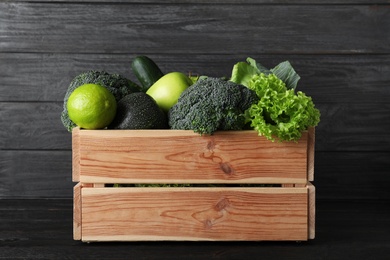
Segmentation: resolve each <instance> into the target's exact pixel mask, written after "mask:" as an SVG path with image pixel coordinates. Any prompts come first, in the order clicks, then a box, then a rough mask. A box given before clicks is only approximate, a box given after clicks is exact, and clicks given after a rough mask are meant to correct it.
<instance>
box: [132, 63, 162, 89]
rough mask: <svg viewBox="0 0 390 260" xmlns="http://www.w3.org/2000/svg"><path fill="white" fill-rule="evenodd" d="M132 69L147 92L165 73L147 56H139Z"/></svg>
mask: <svg viewBox="0 0 390 260" xmlns="http://www.w3.org/2000/svg"><path fill="white" fill-rule="evenodd" d="M131 69H132V71H133V73H134V75H135V76H136V77H137V79H138V81H139V82H140V83H141V86H142V91H143V92H146V91H147V90H148V89H149V88H150V87H151V86H152V85H153V84H154V83H155V82H156V81H157V80H159V79H160V78H161V77H162V76H164V73H163V72H162V71H161V70H160V68H159V67H158V66H157V64H156V63H155V62H154V61H153V60H152V59H150V58H149V57H147V56H138V57H135V59H134V60H133V61H132V63H131Z"/></svg>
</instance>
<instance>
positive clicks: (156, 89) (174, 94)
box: [146, 72, 192, 112]
mask: <svg viewBox="0 0 390 260" xmlns="http://www.w3.org/2000/svg"><path fill="white" fill-rule="evenodd" d="M190 85H192V80H191V79H190V78H189V77H187V76H186V75H185V74H183V73H181V72H170V73H168V74H165V75H164V76H162V77H161V78H160V79H159V80H157V81H156V82H155V83H154V84H153V85H152V86H151V87H150V88H149V89H148V91H146V94H148V95H149V96H151V97H152V98H153V99H154V100H155V101H156V103H157V105H158V106H159V107H160V108H161V109H162V110H163V111H164V112H168V111H169V109H170V108H171V107H172V106H173V105H175V104H176V103H177V100H178V99H179V97H180V95H181V93H182V92H183V91H184V90H185V89H187V88H188V87H189V86H190Z"/></svg>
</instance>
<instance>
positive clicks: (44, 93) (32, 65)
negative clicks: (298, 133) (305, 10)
mask: <svg viewBox="0 0 390 260" xmlns="http://www.w3.org/2000/svg"><path fill="white" fill-rule="evenodd" d="M144 54H146V55H148V56H149V57H151V58H152V59H153V60H154V61H155V62H156V63H157V64H158V65H159V67H161V69H162V70H163V71H164V72H170V71H183V72H185V73H192V74H195V75H197V74H207V75H210V76H214V77H221V76H229V75H230V74H231V71H232V67H233V65H234V64H235V63H236V62H238V61H244V60H245V59H246V58H247V57H248V56H249V57H253V58H255V59H256V60H257V61H258V62H261V63H262V64H263V65H264V66H266V67H268V68H272V67H274V66H276V65H277V64H278V63H280V62H282V61H284V60H289V61H290V62H291V63H292V64H293V66H294V68H295V70H296V71H297V72H298V74H299V75H300V76H301V80H300V81H299V84H298V89H299V90H302V91H304V92H305V93H306V94H307V95H309V96H311V97H312V98H313V100H314V102H315V103H316V104H317V103H332V104H334V103H341V104H346V103H376V104H377V103H388V100H390V89H389V87H388V86H389V83H390V74H389V73H385V72H386V71H390V55H388V54H383V55H378V54H375V55H318V54H313V55H296V54H291V53H287V54H279V55H276V54H264V53H258V52H256V51H255V50H248V52H247V53H244V54H237V53H229V54H218V55H215V54H213V53H210V52H208V51H207V52H205V53H202V54H191V53H183V54H174V53H168V54H160V53H154V52H152V53H145V52H144ZM136 55H137V54H136V53H129V54H82V53H69V54H64V53H1V52H0V61H1V62H0V78H1V79H2V87H1V88H0V101H7V102H10V101H13V102H36V101H39V102H48V101H50V102H52V101H56V102H63V99H64V95H65V92H66V89H67V88H68V86H69V83H70V82H71V80H72V79H73V78H74V77H76V76H77V75H78V74H80V73H82V72H84V71H88V70H90V69H95V70H106V71H108V72H110V73H119V74H122V75H124V76H126V77H128V78H130V79H131V80H134V81H135V82H137V80H136V78H135V76H134V75H133V73H132V71H131V69H130V64H131V61H132V60H133V59H134V57H135V56H136ZM16 72H17V73H16Z"/></svg>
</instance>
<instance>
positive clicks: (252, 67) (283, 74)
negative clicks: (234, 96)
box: [230, 57, 300, 89]
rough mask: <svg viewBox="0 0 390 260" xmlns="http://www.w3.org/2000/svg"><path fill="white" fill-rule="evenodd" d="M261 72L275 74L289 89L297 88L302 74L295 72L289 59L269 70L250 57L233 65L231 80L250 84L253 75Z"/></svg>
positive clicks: (246, 84) (245, 84)
mask: <svg viewBox="0 0 390 260" xmlns="http://www.w3.org/2000/svg"><path fill="white" fill-rule="evenodd" d="M260 73H263V74H265V75H269V74H275V75H276V76H277V77H278V78H279V79H280V80H282V81H283V82H284V83H285V84H286V87H287V88H288V89H295V88H296V86H297V84H298V81H299V79H300V76H299V75H298V74H297V73H296V72H295V70H294V68H293V67H292V66H291V64H290V62H289V61H284V62H281V63H279V64H278V65H277V66H276V67H275V68H273V69H270V70H269V69H267V68H266V67H264V66H263V65H261V64H260V63H258V62H256V61H255V60H254V59H252V58H250V57H248V58H247V59H246V62H242V61H241V62H238V63H236V64H235V65H234V66H233V70H232V75H231V78H230V80H231V81H233V82H235V83H237V84H242V85H244V86H248V84H249V81H250V80H251V79H252V77H253V76H255V75H257V74H260Z"/></svg>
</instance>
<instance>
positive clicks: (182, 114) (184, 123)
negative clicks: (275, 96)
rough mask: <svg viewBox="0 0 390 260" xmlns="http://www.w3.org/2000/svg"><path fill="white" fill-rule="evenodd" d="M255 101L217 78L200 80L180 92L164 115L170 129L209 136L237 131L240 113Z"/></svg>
mask: <svg viewBox="0 0 390 260" xmlns="http://www.w3.org/2000/svg"><path fill="white" fill-rule="evenodd" d="M258 100H259V98H258V97H257V95H256V93H255V92H254V91H252V90H250V89H248V88H247V87H245V86H243V85H238V84H236V83H234V82H231V81H226V80H223V79H220V78H211V77H208V78H203V79H200V80H198V81H197V82H196V83H195V84H193V85H191V86H190V87H189V88H187V89H186V90H184V92H183V93H182V94H181V96H180V98H179V99H178V102H177V103H176V104H175V105H174V106H173V107H172V108H171V109H170V110H169V112H168V122H169V125H170V127H171V128H172V129H183V130H193V131H194V132H196V133H199V134H212V133H213V132H215V131H217V130H241V129H243V128H244V127H245V123H246V122H245V116H244V112H245V110H247V109H248V108H249V107H250V106H251V105H252V104H254V103H257V102H258Z"/></svg>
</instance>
